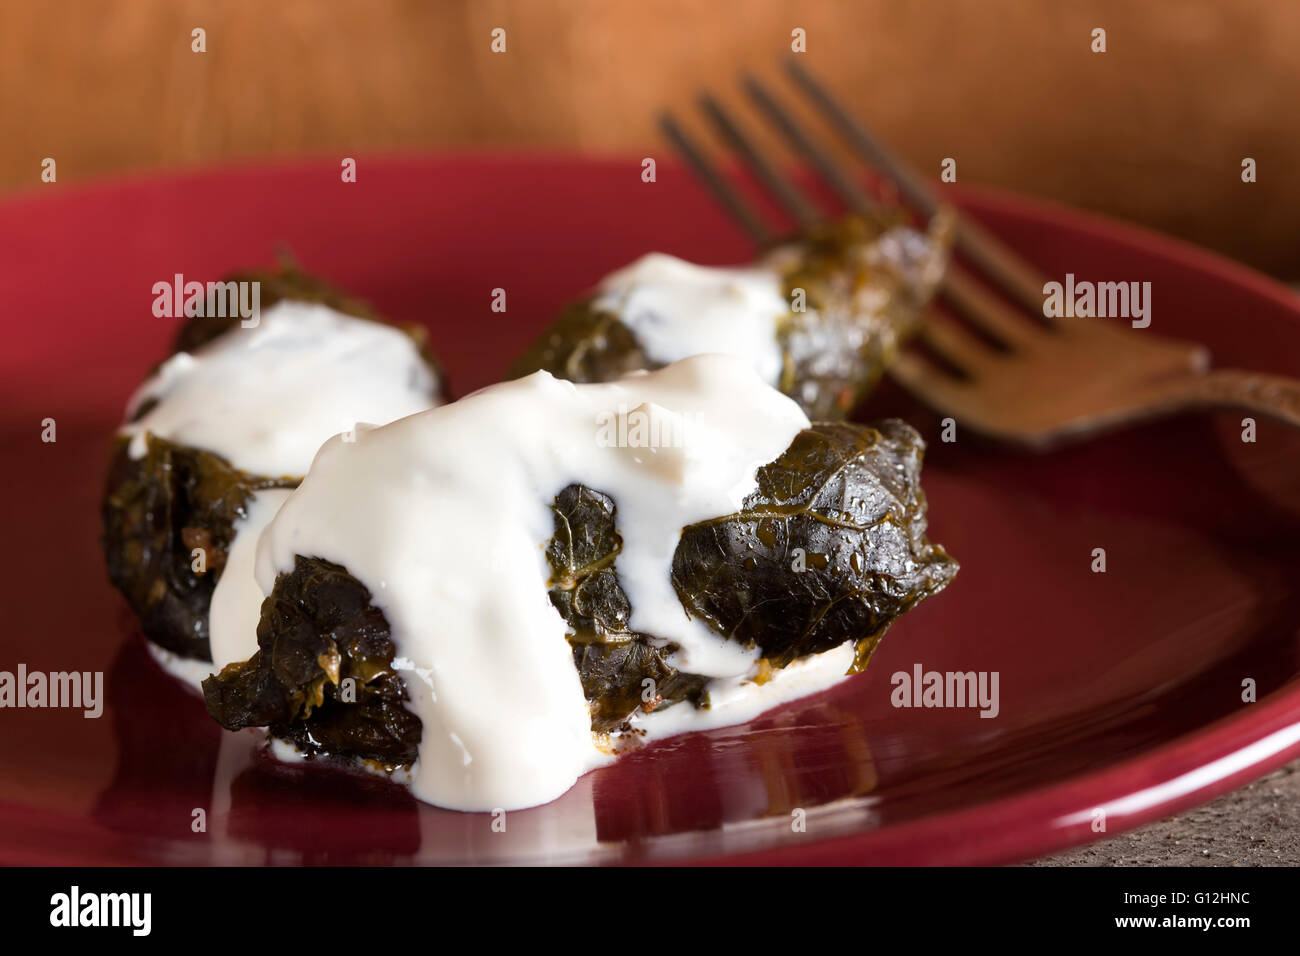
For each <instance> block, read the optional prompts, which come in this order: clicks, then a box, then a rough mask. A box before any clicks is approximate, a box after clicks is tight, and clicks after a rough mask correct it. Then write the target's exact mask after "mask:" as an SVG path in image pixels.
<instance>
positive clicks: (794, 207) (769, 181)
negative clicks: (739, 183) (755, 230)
mask: <svg viewBox="0 0 1300 956" xmlns="http://www.w3.org/2000/svg"><path fill="white" fill-rule="evenodd" d="M700 109H702V110H703V111H704V114H705V115H706V116H708V118H709V119H710V120H711V121H712V122H713V125H714V126H715V127H716V128H717V130H718V132H719V134H721V136H722V138H723V139H724V140H726V142H727V144H728V145H729V146H730V147H731V148H732V149H733V150H734V151H735V152H736V153H737V154H738V155H739V156H740V158H741V159H742V160H744V162H745V163H746V164H747V165H748V166H749V168H750V169H752V170H753V171H754V174H755V175H756V176H757V177H758V178H759V181H760V182H762V183H763V185H764V186H766V187H767V189H768V190H769V191H770V192H771V193H772V194H773V195H774V196H775V197H776V199H777V201H778V202H779V203H780V204H781V205H782V206H783V207H784V208H785V210H786V211H787V212H788V213H790V215H791V216H793V217H794V220H795V222H797V223H798V224H799V225H800V226H801V227H803V228H804V229H808V228H811V227H812V226H815V225H816V224H817V223H818V222H819V221H820V220H821V219H822V215H821V213H820V212H819V211H818V209H817V207H816V206H815V205H814V204H813V202H812V200H810V199H809V198H808V197H807V196H805V195H804V194H803V192H802V191H801V190H800V189H799V188H798V187H797V186H795V184H794V183H793V182H791V181H790V180H789V179H788V178H787V177H786V176H785V175H784V174H783V173H782V172H781V171H780V170H779V169H778V168H777V166H776V164H775V163H774V162H772V161H771V160H770V159H768V158H767V157H766V156H764V155H763V154H762V153H761V152H759V150H758V147H756V146H755V145H754V143H753V141H752V140H751V139H750V138H749V137H748V136H747V135H746V134H745V133H744V132H743V131H742V130H741V129H740V126H739V125H737V123H736V121H735V120H734V119H733V118H732V117H731V115H730V114H729V113H727V111H726V110H724V109H723V108H722V105H721V104H720V103H719V102H718V101H717V100H715V99H714V98H713V97H712V96H711V95H710V94H708V93H702V94H700Z"/></svg>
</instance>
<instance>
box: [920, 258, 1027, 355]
mask: <svg viewBox="0 0 1300 956" xmlns="http://www.w3.org/2000/svg"><path fill="white" fill-rule="evenodd" d="M943 291H944V294H945V295H946V297H947V299H948V301H949V302H951V303H952V304H953V305H954V306H956V308H957V309H958V311H960V312H961V314H962V315H964V316H965V317H966V318H967V319H968V320H969V321H970V322H971V324H972V325H974V326H976V327H977V328H978V329H979V330H980V331H981V332H983V333H985V334H986V335H989V336H991V337H992V338H994V339H996V340H997V341H999V342H1001V343H1002V344H1003V345H1005V346H1006V347H1007V348H1009V349H1014V350H1022V351H1023V350H1027V349H1030V348H1032V347H1033V346H1034V344H1035V341H1036V340H1037V339H1039V337H1040V336H1041V335H1042V334H1043V333H1044V332H1045V331H1046V330H1045V329H1042V328H1040V327H1038V326H1037V325H1036V324H1035V323H1034V322H1033V321H1026V320H1025V318H1023V317H1022V316H1020V315H1019V314H1017V313H1015V312H1013V311H1012V310H1011V309H1009V308H1008V307H1007V305H1006V303H1005V302H1001V301H999V300H998V298H997V297H996V296H994V295H993V294H992V293H990V292H989V291H988V290H987V289H986V288H984V286H983V285H981V284H980V283H979V282H977V281H976V280H975V278H974V277H973V276H971V275H970V273H968V272H967V271H966V270H965V269H963V268H962V267H961V266H959V265H956V264H955V263H950V264H949V266H948V271H947V272H945V273H944V277H943Z"/></svg>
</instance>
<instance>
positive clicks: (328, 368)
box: [123, 301, 436, 476]
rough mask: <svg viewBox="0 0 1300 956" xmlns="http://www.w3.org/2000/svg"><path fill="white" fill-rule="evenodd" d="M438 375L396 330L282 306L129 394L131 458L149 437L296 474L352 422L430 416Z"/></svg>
mask: <svg viewBox="0 0 1300 956" xmlns="http://www.w3.org/2000/svg"><path fill="white" fill-rule="evenodd" d="M435 393H436V382H435V381H434V377H433V373H432V372H431V371H430V370H429V367H428V366H427V365H426V364H425V363H424V361H423V360H422V359H421V357H420V353H419V349H418V348H417V346H416V344H415V343H414V342H413V341H412V340H411V338H410V336H408V335H406V334H405V333H404V332H402V331H401V330H400V329H397V328H394V327H393V326H390V325H385V324H383V323H381V322H369V321H367V320H365V319H358V318H355V317H353V316H349V315H344V314H342V313H340V312H336V311H334V310H333V309H330V308H328V307H327V306H324V305H319V304H317V303H311V302H298V301H282V302H277V303H276V304H275V305H273V306H271V307H270V308H268V309H266V310H265V311H264V312H263V313H262V314H261V317H260V321H259V322H258V324H257V325H256V326H255V327H252V328H238V329H234V330H232V331H230V332H227V333H225V334H224V335H221V336H219V337H217V338H216V339H213V340H212V341H211V342H209V343H208V344H207V345H205V346H203V347H202V348H199V349H197V350H195V351H194V352H178V353H176V354H175V355H173V356H172V357H171V358H169V359H168V360H167V361H165V362H164V363H163V364H162V365H161V366H160V367H159V368H158V370H157V372H155V373H154V375H153V376H152V377H150V378H149V379H148V381H146V382H145V383H144V384H143V385H141V386H140V388H139V389H138V390H137V391H136V393H135V394H134V395H133V396H132V398H131V401H130V403H129V404H128V406H127V411H128V418H129V417H131V415H133V414H134V412H135V410H136V409H138V408H139V407H140V406H141V405H142V404H143V403H144V402H145V401H147V400H149V399H154V400H155V401H156V404H155V405H154V406H153V408H151V409H150V410H149V411H148V412H146V413H145V414H144V415H143V416H142V417H141V418H140V420H139V421H136V422H132V423H131V424H129V425H126V426H125V427H124V428H123V433H124V434H128V435H131V436H133V438H132V443H131V449H130V453H131V455H132V456H133V457H136V458H139V457H141V456H143V455H144V453H145V448H146V444H145V437H144V436H145V433H146V432H148V433H151V434H154V435H157V436H158V437H160V438H165V439H167V440H168V441H173V442H176V443H178V444H182V445H189V446H191V447H194V448H202V449H204V450H206V451H210V452H213V453H214V454H217V455H220V456H222V457H223V458H226V459H227V460H228V461H230V462H231V463H232V464H233V465H234V466H235V467H237V468H240V469H242V470H244V471H247V472H251V473H253V474H257V475H271V476H280V475H295V476H296V475H302V474H304V473H306V471H307V468H308V466H310V465H311V460H312V457H313V456H314V455H315V454H316V449H317V448H319V447H320V445H321V442H323V441H325V439H327V438H329V437H330V436H331V435H337V434H339V433H340V432H346V431H349V430H350V429H351V428H352V427H353V425H354V424H356V423H357V422H380V423H385V422H391V421H393V420H394V419H397V418H402V417H403V416H406V415H410V414H412V413H414V412H418V411H421V410H423V409H425V408H428V407H429V405H430V404H431V403H432V401H433V396H434V394H435Z"/></svg>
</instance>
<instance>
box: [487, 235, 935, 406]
mask: <svg viewBox="0 0 1300 956" xmlns="http://www.w3.org/2000/svg"><path fill="white" fill-rule="evenodd" d="M946 255H947V239H946V237H942V236H941V237H934V236H926V235H923V234H921V233H919V232H916V231H915V230H912V229H910V228H908V227H906V225H905V223H904V220H903V218H902V216H901V215H899V214H897V213H894V212H890V211H888V210H886V211H884V212H882V213H881V214H880V215H878V216H872V217H865V216H851V217H847V218H845V219H843V220H841V221H839V222H836V223H834V224H831V225H828V226H825V227H822V228H818V229H814V230H811V231H809V232H807V233H805V234H804V235H802V236H800V237H798V238H797V239H796V240H795V241H793V242H791V243H788V244H786V245H785V246H783V247H782V248H781V249H780V250H778V253H777V257H776V258H775V259H774V260H773V263H772V265H773V266H774V267H775V268H777V269H778V270H779V271H780V272H781V274H782V277H783V282H784V285H785V291H786V295H787V297H788V298H789V297H791V296H792V295H793V293H794V290H795V289H802V290H803V291H804V293H805V296H806V306H807V308H806V309H805V310H803V311H799V312H795V311H790V312H788V313H786V314H785V315H784V316H781V317H779V318H778V323H777V338H778V344H779V345H780V347H781V353H782V358H783V369H782V374H781V380H780V382H779V387H780V389H781V391H783V392H784V393H785V394H787V395H789V396H790V397H791V398H793V399H794V400H795V401H796V402H798V403H799V404H800V406H802V407H803V410H804V411H805V412H806V413H807V414H808V416H809V417H810V418H811V419H813V420H814V421H837V420H840V419H842V418H844V417H845V416H847V415H848V414H849V412H851V411H852V410H853V408H854V407H855V406H856V405H857V404H858V403H859V401H860V400H861V399H862V398H863V397H864V396H865V395H866V394H867V392H868V391H870V390H871V388H872V387H873V386H874V385H875V384H876V382H877V381H878V380H879V378H880V373H881V372H882V371H883V369H884V368H885V367H886V365H888V363H889V362H890V361H891V360H892V359H893V357H894V355H895V353H896V352H897V350H898V347H899V345H900V344H901V343H902V342H903V341H904V340H905V339H906V338H907V337H908V336H909V335H910V334H911V333H912V331H913V329H914V328H915V326H916V323H917V321H918V316H919V314H920V310H921V308H922V307H923V306H924V305H925V304H926V303H927V302H928V301H929V300H930V297H931V295H932V294H933V292H934V283H935V281H936V280H937V277H938V270H937V269H936V268H932V266H934V265H937V264H939V263H941V262H942V261H943V259H944V257H945V256H946ZM661 364H662V363H657V362H654V361H652V360H650V359H649V358H648V357H647V356H646V355H645V353H644V351H643V350H642V347H641V345H640V344H639V343H638V342H637V339H636V336H635V334H634V333H633V332H632V331H631V330H630V329H629V328H628V327H627V326H625V325H624V324H623V323H622V322H620V321H619V319H618V317H617V316H615V315H612V314H610V313H607V312H601V311H599V310H597V309H595V308H593V307H592V300H591V299H585V300H583V301H581V302H578V303H576V304H574V305H572V306H570V307H569V308H568V309H566V310H565V311H564V312H563V313H562V314H561V315H560V317H559V318H558V319H557V320H556V321H555V322H554V323H553V324H552V325H551V326H550V327H549V328H547V329H546V330H545V331H544V332H543V333H542V334H541V336H540V337H539V338H538V339H537V340H536V341H535V342H534V343H533V344H532V345H531V346H530V347H529V348H528V350H527V351H525V353H524V354H523V355H521V356H520V357H519V359H518V361H516V362H515V364H514V366H513V368H512V370H511V375H512V377H519V376H523V375H527V374H529V373H530V372H535V371H537V370H538V369H545V370H546V371H548V372H550V373H551V374H552V375H555V376H557V377H559V378H565V379H568V380H569V381H572V382H607V381H610V380H612V379H615V378H618V377H620V376H622V375H624V374H626V373H627V372H630V371H633V370H634V369H641V368H646V369H652V368H657V367H659V365H661Z"/></svg>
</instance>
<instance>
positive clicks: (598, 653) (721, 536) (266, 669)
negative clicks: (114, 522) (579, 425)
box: [204, 420, 957, 764]
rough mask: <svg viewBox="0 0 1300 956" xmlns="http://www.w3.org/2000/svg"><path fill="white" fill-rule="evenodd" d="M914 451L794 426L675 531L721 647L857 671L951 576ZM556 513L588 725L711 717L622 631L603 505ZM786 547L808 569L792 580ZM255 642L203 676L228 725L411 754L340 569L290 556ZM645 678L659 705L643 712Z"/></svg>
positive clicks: (389, 649)
mask: <svg viewBox="0 0 1300 956" xmlns="http://www.w3.org/2000/svg"><path fill="white" fill-rule="evenodd" d="M922 449H923V445H922V442H921V439H920V437H919V436H918V435H917V433H916V432H915V431H913V430H912V429H911V428H910V427H908V426H907V425H905V424H904V423H902V422H899V421H892V420H890V421H883V422H880V423H878V424H877V425H876V426H875V427H874V428H873V427H867V426H862V425H844V424H823V425H815V426H813V427H812V428H809V429H807V430H805V431H803V432H800V433H799V435H798V436H797V437H796V438H795V440H794V442H793V443H792V444H791V446H790V448H789V449H788V450H787V451H786V452H785V453H784V454H782V455H781V457H780V458H778V459H777V460H776V461H774V462H772V463H771V464H769V465H766V466H764V467H763V468H761V469H760V470H759V472H758V476H757V477H758V488H757V490H756V491H755V492H754V493H753V494H752V495H750V496H749V497H748V498H747V499H746V501H745V503H744V507H743V509H742V510H741V511H740V512H739V513H738V514H734V515H727V516H723V517H719V518H715V519H713V520H710V521H705V522H701V523H699V524H694V525H690V526H689V527H687V528H685V529H683V532H682V537H681V541H680V543H679V545H678V547H677V550H676V554H675V556H674V560H673V565H672V572H671V573H672V580H673V584H674V585H675V587H676V589H677V593H678V595H679V596H680V597H681V600H682V603H683V604H684V605H685V606H686V608H687V609H688V610H689V611H690V613H692V614H696V615H699V616H700V617H702V618H703V619H704V620H705V621H706V622H708V623H709V625H711V626H712V627H713V628H714V629H715V630H717V631H718V632H719V633H721V634H723V635H724V636H726V637H728V638H732V639H735V640H739V641H742V642H744V643H746V644H749V645H757V646H758V647H760V648H761V649H762V655H763V657H764V658H765V659H766V663H767V665H768V666H770V667H782V666H784V665H786V664H788V663H789V662H790V661H792V660H794V659H796V658H798V657H801V656H803V655H806V654H812V653H817V652H819V651H825V650H829V649H830V648H832V647H836V646H838V645H840V644H843V643H844V642H846V641H854V642H855V643H856V644H857V647H858V650H859V657H858V664H859V666H865V663H866V658H867V657H868V656H869V655H870V651H871V649H872V648H874V646H875V644H876V641H878V640H879V638H880V635H881V634H883V633H884V631H885V629H886V628H887V627H888V626H889V624H890V623H891V622H892V621H893V620H894V619H895V618H896V617H897V616H898V615H899V614H902V613H903V612H904V611H906V610H907V609H908V608H910V607H911V606H912V605H914V604H915V603H916V602H917V601H920V600H921V599H922V598H924V597H926V596H928V595H930V594H933V593H935V592H936V591H938V590H939V589H941V588H942V587H943V586H944V585H945V584H947V583H948V581H949V580H951V579H952V576H953V574H955V573H956V570H957V565H956V563H955V562H954V561H953V560H952V559H951V558H949V557H948V556H947V554H945V553H944V551H943V549H942V548H940V547H938V546H937V545H931V544H929V543H928V542H927V541H926V539H925V498H924V496H923V495H922V494H921V489H920V485H919V469H920V462H921V453H922ZM551 510H552V515H553V522H554V531H553V534H552V536H551V538H550V540H549V541H547V542H546V543H545V545H544V548H545V554H546V559H547V562H548V563H549V565H550V568H551V579H550V581H549V584H548V586H549V593H550V599H551V602H552V604H553V605H554V607H555V608H556V610H557V611H559V613H560V615H561V616H562V617H563V618H564V620H565V621H566V622H567V624H568V627H569V634H568V640H569V643H570V646H571V647H572V649H573V658H574V665H575V666H576V668H577V670H578V674H579V676H580V678H581V681H582V688H583V693H584V694H585V696H586V697H587V699H588V701H589V702H590V705H591V723H592V729H593V730H597V731H611V730H617V729H619V728H621V727H624V726H626V724H627V720H628V718H629V716H631V715H632V713H633V712H634V711H636V710H637V709H638V708H640V709H642V710H652V709H654V708H656V707H661V706H664V705H666V704H670V703H680V705H682V706H685V702H689V703H691V704H693V705H695V706H707V704H708V697H707V692H706V685H707V680H706V678H704V677H702V676H700V675H697V674H689V673H683V672H680V671H677V670H675V669H674V668H673V667H672V666H671V665H670V664H669V663H668V658H669V656H670V655H671V654H672V653H673V651H674V650H676V646H675V645H673V644H672V643H670V642H668V641H666V640H663V639H660V638H656V637H655V636H654V635H649V634H643V633H640V632H637V631H634V630H631V629H630V628H629V626H628V625H629V621H630V619H631V614H632V608H631V605H630V603H629V601H628V597H627V594H626V593H625V592H624V590H623V588H622V586H621V585H620V584H619V580H618V573H617V563H618V555H619V553H620V551H621V550H622V544H623V543H622V540H621V538H620V537H619V534H618V527H617V509H616V506H615V502H614V501H613V499H612V498H611V497H610V496H609V495H606V494H604V493H602V492H600V491H597V490H595V489H592V488H589V487H586V486H583V485H580V484H571V485H569V486H567V487H566V488H564V489H563V490H561V491H560V493H559V494H558V495H556V496H555V499H554V502H553V504H552V506H551ZM795 548H803V549H804V550H805V552H806V555H807V560H806V565H807V570H795V569H794V564H795V562H794V549H795ZM819 556H820V558H819ZM257 641H258V648H259V650H258V653H257V654H256V655H255V656H254V657H253V658H252V659H250V660H249V661H247V662H245V663H243V664H232V665H231V666H229V667H227V668H226V669H225V670H223V671H222V672H221V674H219V675H217V676H216V677H212V678H209V679H208V680H207V681H205V682H204V694H205V696H206V699H207V704H208V709H209V711H210V712H211V713H212V715H213V716H214V717H216V718H217V720H218V721H220V722H221V723H222V725H223V726H226V727H229V728H232V729H234V728H238V727H246V726H255V725H257V726H261V725H269V726H270V728H271V730H272V733H274V734H276V735H277V736H281V737H287V738H289V739H291V740H294V741H295V742H296V743H298V745H299V746H300V747H302V748H303V749H305V750H307V751H308V752H311V753H333V754H344V755H352V756H361V757H367V758H370V759H374V760H379V761H382V762H384V763H386V764H397V763H409V762H410V761H411V760H413V759H414V757H415V752H416V747H417V745H418V743H419V739H420V722H419V720H418V719H417V718H415V717H414V716H413V715H411V714H409V712H407V711H406V710H405V708H404V707H403V706H402V702H403V701H404V700H405V699H406V694H405V691H404V689H403V685H402V682H401V679H400V677H399V676H398V675H397V674H395V673H394V672H393V670H392V659H393V653H394V647H393V642H392V640H391V635H390V632H389V628H388V623H387V621H386V620H385V619H384V616H383V614H382V613H381V612H379V611H378V610H377V609H376V608H375V607H374V606H373V605H372V604H371V603H370V593H369V592H368V591H367V590H366V588H365V586H364V585H363V584H361V582H359V581H358V580H357V579H356V578H354V577H352V575H351V574H349V573H348V572H347V570H346V569H344V568H342V567H340V566H339V565H336V564H331V563H329V562H326V561H321V560H319V559H315V558H306V557H298V558H297V560H296V563H295V565H294V569H293V571H292V573H290V574H282V575H281V576H280V577H279V578H278V579H277V580H276V583H275V588H274V591H273V592H272V594H271V596H270V597H269V598H268V599H267V600H266V602H265V603H264V604H263V605H262V617H261V622H260V624H259V626H258V631H257ZM347 676H355V677H356V678H357V680H358V683H359V693H358V703H356V704H346V703H343V702H341V701H340V700H338V694H337V692H338V686H339V681H340V679H341V678H344V677H347ZM647 679H650V680H652V681H653V682H654V684H653V688H654V694H653V695H652V696H651V698H650V700H649V701H644V700H643V688H644V684H643V682H644V681H646V680H647ZM483 706H485V707H490V706H492V702H491V701H484V702H483Z"/></svg>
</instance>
